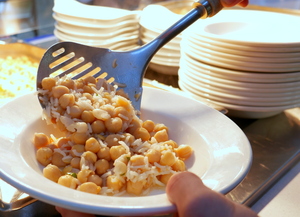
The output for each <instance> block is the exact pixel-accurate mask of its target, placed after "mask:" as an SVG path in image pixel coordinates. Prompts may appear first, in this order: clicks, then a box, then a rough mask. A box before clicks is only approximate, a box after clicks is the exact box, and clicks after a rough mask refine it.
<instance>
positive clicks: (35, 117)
mask: <svg viewBox="0 0 300 217" xmlns="http://www.w3.org/2000/svg"><path fill="white" fill-rule="evenodd" d="M158 96H159V97H158ZM141 111H142V116H141V117H142V119H152V120H154V121H156V122H159V123H164V124H166V125H167V126H168V127H169V130H170V131H169V132H170V138H172V139H173V140H175V141H177V142H178V143H179V144H182V143H185V144H189V145H191V146H192V147H193V149H194V155H193V156H191V158H190V159H188V160H187V162H186V164H187V168H188V170H189V171H191V172H194V173H195V174H197V175H198V176H200V177H202V179H203V181H204V183H205V184H206V185H207V186H208V187H210V188H212V189H214V190H215V191H218V192H221V193H226V192H228V191H230V190H231V189H233V188H234V187H235V186H236V185H237V184H238V183H239V182H240V181H241V180H242V179H243V178H244V177H245V175H246V174H247V172H248V170H249V168H250V166H251V161H252V150H251V146H250V143H249V141H248V139H247V137H246V136H245V134H244V133H243V132H242V131H241V129H240V128H239V127H238V126H237V125H236V124H235V123H234V122H232V121H231V120H230V119H228V118H227V117H226V116H225V115H223V114H222V113H220V112H218V111H217V110H215V109H212V108H210V107H208V106H206V105H204V104H202V103H200V102H198V101H195V100H192V99H190V98H186V97H183V96H180V95H176V94H174V93H170V92H167V91H163V90H159V89H153V88H147V87H145V88H144V94H143V100H142V110H141ZM41 112H42V110H41V107H40V104H39V103H38V100H37V97H36V95H35V94H29V95H25V96H23V97H20V98H17V99H15V100H14V101H12V102H10V103H8V104H6V105H4V106H3V107H1V108H0V144H1V145H0V153H1V154H0V165H1V168H0V169H1V170H0V178H2V179H3V180H4V181H6V182H8V183H10V184H11V185H13V186H14V187H16V188H17V189H19V190H21V191H23V192H25V193H28V194H29V195H31V196H33V197H34V198H37V199H39V200H42V201H44V202H47V203H50V204H53V205H58V206H62V207H65V208H68V209H73V210H78V211H81V212H88V213H94V214H100V215H116V216H120V215H122V216H124V215H125V216H127V215H154V214H163V213H171V212H174V211H175V209H176V208H175V206H173V205H172V204H171V203H170V202H169V201H168V199H167V196H166V194H165V192H164V191H162V190H161V191H158V190H156V191H152V192H151V193H150V195H148V196H142V197H137V196H132V197H130V196H123V197H109V196H101V195H93V194H88V193H85V192H80V191H76V190H72V189H69V188H66V187H64V186H60V185H58V184H57V183H54V182H52V181H50V180H48V179H46V178H45V177H43V175H42V167H41V166H40V165H39V164H38V163H37V161H36V158H35V150H34V147H33V145H32V143H31V139H32V135H33V134H34V133H35V132H41V131H42V132H45V133H54V134H55V133H57V132H55V130H54V129H53V128H52V127H50V126H47V125H46V124H45V123H44V121H42V120H41Z"/></svg>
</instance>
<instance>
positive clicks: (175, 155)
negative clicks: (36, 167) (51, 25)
mask: <svg viewBox="0 0 300 217" xmlns="http://www.w3.org/2000/svg"><path fill="white" fill-rule="evenodd" d="M38 92H39V97H40V100H42V102H43V104H44V105H45V109H43V119H45V121H46V122H47V123H48V124H52V125H54V126H56V127H57V128H58V129H59V130H60V131H61V132H63V133H64V134H63V136H60V137H55V136H54V135H52V134H50V135H46V134H45V133H44V132H36V133H35V135H34V136H33V144H34V145H35V147H36V158H37V160H38V162H39V163H40V164H42V165H43V166H44V169H43V175H44V176H45V177H46V178H48V179H50V180H52V181H54V182H57V183H58V184H60V185H63V186H66V187H69V188H72V189H77V190H79V191H84V192H88V193H93V194H101V195H122V194H124V193H129V194H133V195H146V194H148V193H149V192H150V191H151V190H152V189H153V188H163V187H164V186H165V185H166V183H167V182H168V180H169V178H170V177H171V176H172V175H173V174H174V173H177V172H181V171H185V170H186V165H185V162H184V161H185V160H186V159H188V158H189V157H190V156H191V155H192V153H193V149H192V148H191V147H190V146H189V145H185V144H181V145H178V144H177V143H176V142H175V141H173V140H171V139H170V138H169V132H168V130H169V129H168V127H167V126H165V125H164V124H163V123H154V122H153V121H152V120H144V121H143V120H141V119H140V118H139V116H138V112H137V111H136V110H134V108H133V106H132V104H131V102H130V100H128V98H127V97H126V94H124V92H123V91H122V90H119V89H118V90H117V86H113V85H111V84H109V83H108V82H107V81H106V80H105V79H102V78H99V79H95V78H93V77H86V78H81V79H78V80H72V79H71V78H70V77H69V76H64V77H62V78H58V77H53V78H52V77H47V78H44V79H43V80H42V88H41V89H40V90H39V91H38Z"/></svg>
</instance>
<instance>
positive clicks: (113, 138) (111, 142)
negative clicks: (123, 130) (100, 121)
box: [104, 134, 122, 147]
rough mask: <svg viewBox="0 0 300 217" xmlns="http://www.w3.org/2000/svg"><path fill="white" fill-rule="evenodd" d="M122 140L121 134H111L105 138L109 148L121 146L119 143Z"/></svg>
mask: <svg viewBox="0 0 300 217" xmlns="http://www.w3.org/2000/svg"><path fill="white" fill-rule="evenodd" d="M121 139H122V136H121V135H120V134H110V135H108V136H107V137H106V138H105V140H104V141H105V143H106V144H107V146H108V147H112V146H116V145H120V144H119V141H120V140H121Z"/></svg>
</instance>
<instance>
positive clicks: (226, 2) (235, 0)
mask: <svg viewBox="0 0 300 217" xmlns="http://www.w3.org/2000/svg"><path fill="white" fill-rule="evenodd" d="M221 2H222V5H223V6H224V7H233V6H235V5H239V6H241V7H246V6H247V5H248V4H249V0H221Z"/></svg>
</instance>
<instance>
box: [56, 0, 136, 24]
mask: <svg viewBox="0 0 300 217" xmlns="http://www.w3.org/2000/svg"><path fill="white" fill-rule="evenodd" d="M53 11H54V12H56V13H60V14H63V15H65V16H68V19H70V20H74V21H77V20H85V21H86V22H98V21H100V22H101V21H102V22H103V21H107V22H108V23H109V22H110V21H113V22H118V21H120V20H124V19H131V18H132V17H133V18H134V17H136V16H137V14H139V12H138V11H129V10H125V9H120V8H113V7H104V6H95V5H86V4H83V3H81V2H78V1H75V0H64V1H61V0H55V1H54V7H53Z"/></svg>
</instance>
